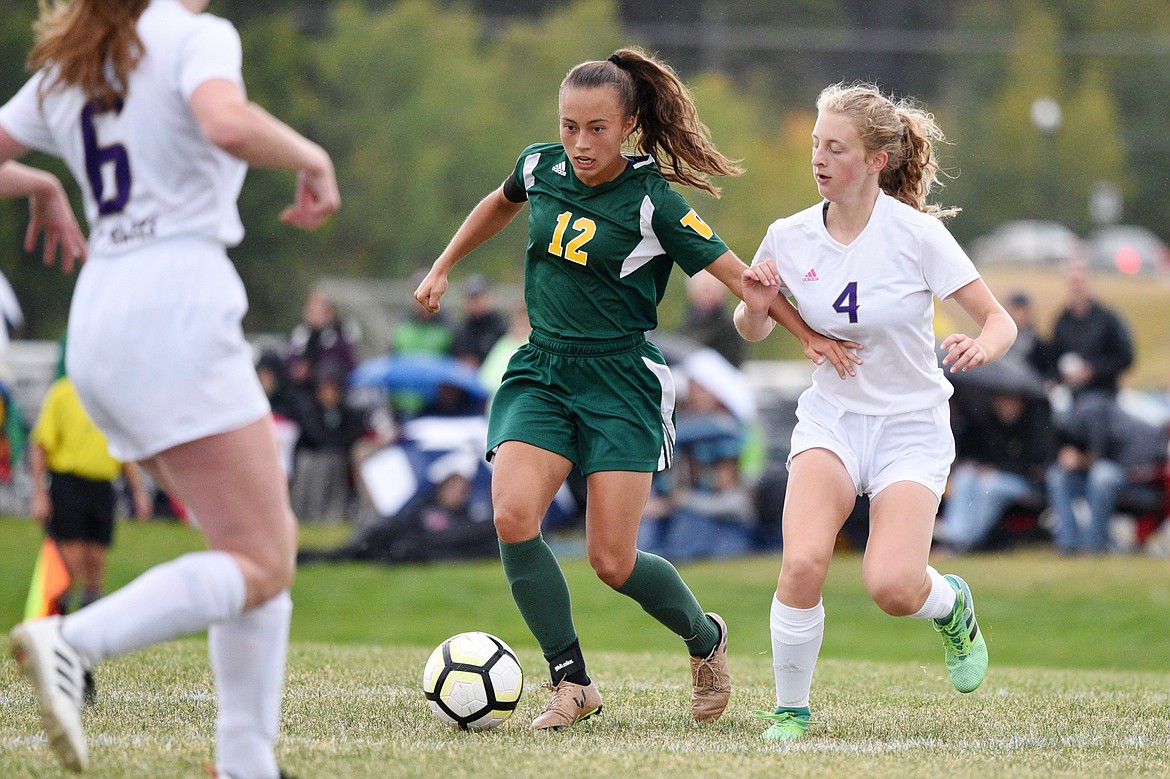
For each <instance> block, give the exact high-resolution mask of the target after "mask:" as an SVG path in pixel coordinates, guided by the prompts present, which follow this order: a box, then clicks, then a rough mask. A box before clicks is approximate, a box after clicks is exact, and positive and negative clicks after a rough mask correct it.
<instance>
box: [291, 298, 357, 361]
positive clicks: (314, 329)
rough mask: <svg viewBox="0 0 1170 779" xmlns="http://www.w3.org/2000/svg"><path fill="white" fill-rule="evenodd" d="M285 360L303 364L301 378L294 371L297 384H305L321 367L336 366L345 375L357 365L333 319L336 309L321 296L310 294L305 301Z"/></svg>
mask: <svg viewBox="0 0 1170 779" xmlns="http://www.w3.org/2000/svg"><path fill="white" fill-rule="evenodd" d="M288 358H289V360H290V361H291V360H296V361H298V362H299V360H298V359H297V358H303V360H304V363H305V365H304V368H303V370H304V374H303V375H300V373H299V372H300V370H301V369H300V368H298V369H297V370H298V376H297V377H296V380H298V381H301V380H303V381H308V380H309V379H311V377H313V376H315V375H316V374H317V373H318V371H320V369H321V366H322V365H324V364H325V363H329V364H331V365H334V366H339V367H340V369H341V370H343V371H344V372H345V374H346V375H349V372H350V371H352V370H353V369H354V367H355V366H356V365H357V359H356V357H355V355H354V350H353V345H352V344H351V342H350V338H349V336H348V335H347V334H346V332H345V328H344V327H343V325H342V323H341V320H340V319H339V318H338V316H337V308H336V307H335V306H334V305H333V301H331V300H330V299H329V296H328V295H326V294H325V293H324V292H322V291H320V290H313V291H312V292H310V293H309V296H308V297H307V298H305V304H304V306H303V308H302V309H301V322H300V324H298V325H297V326H296V327H294V328H293V330H292V332H291V333H290V334H289V338H288Z"/></svg>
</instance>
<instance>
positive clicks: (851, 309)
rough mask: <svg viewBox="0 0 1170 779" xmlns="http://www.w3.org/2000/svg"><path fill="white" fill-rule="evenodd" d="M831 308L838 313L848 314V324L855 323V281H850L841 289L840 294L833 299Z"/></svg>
mask: <svg viewBox="0 0 1170 779" xmlns="http://www.w3.org/2000/svg"><path fill="white" fill-rule="evenodd" d="M833 310H834V311H836V312H837V313H838V314H848V315H849V324H851V325H855V324H857V282H856V281H851V282H849V283H848V284H846V285H845V289H843V290H841V294H840V295H838V296H837V299H836V300H834V301H833Z"/></svg>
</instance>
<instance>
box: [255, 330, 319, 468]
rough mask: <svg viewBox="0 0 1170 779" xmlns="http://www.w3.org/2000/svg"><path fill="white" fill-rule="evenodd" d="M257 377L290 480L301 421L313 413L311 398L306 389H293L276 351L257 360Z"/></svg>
mask: <svg viewBox="0 0 1170 779" xmlns="http://www.w3.org/2000/svg"><path fill="white" fill-rule="evenodd" d="M256 376H257V377H258V378H259V379H260V386H262V387H263V388H264V394H265V395H266V396H267V397H268V405H269V406H271V407H272V423H273V427H274V428H275V429H276V443H277V445H278V446H279V447H280V462H281V465H282V466H283V467H284V473H285V475H286V476H287V477H289V478H291V477H292V473H293V456H294V452H295V451H296V445H297V439H298V438H300V435H301V420H303V419H304V418H305V417H307V416H308V415H309V414H310V413H311V411H312V403H313V400H312V396H311V395H310V394H309V393H308V391H307V390H300V389H296V388H293V387H292V386H290V384H289V381H288V378H287V376H286V373H285V363H284V361H283V360H281V359H280V356H279V355H278V354H276V352H272V351H266V352H264V353H263V354H261V355H260V359H259V360H257V361H256Z"/></svg>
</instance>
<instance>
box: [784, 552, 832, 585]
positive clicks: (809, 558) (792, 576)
mask: <svg viewBox="0 0 1170 779" xmlns="http://www.w3.org/2000/svg"><path fill="white" fill-rule="evenodd" d="M828 570H829V561H828V560H827V559H825V558H822V557H820V556H819V555H799V554H789V553H788V552H785V553H784V562H783V565H782V566H781V570H780V578H781V581H782V582H783V583H784V585H785V586H786V588H787V589H791V590H795V591H805V590H808V589H810V588H812V589H819V588H820V587H821V586H822V585H823V584H824V580H825V576H826V574H827V573H828Z"/></svg>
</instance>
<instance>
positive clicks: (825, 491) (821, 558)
mask: <svg viewBox="0 0 1170 779" xmlns="http://www.w3.org/2000/svg"><path fill="white" fill-rule="evenodd" d="M817 110H818V116H817V121H816V125H815V126H814V127H813V136H812V148H813V151H812V167H813V176H814V178H815V179H816V182H817V188H818V190H819V191H820V193H821V195H822V197H823V198H824V199H823V200H822V202H820V203H817V204H816V205H814V206H812V207H811V208H808V209H806V210H804V211H801V212H800V213H798V214H795V215H794V216H790V217H788V218H786V219H780V220H778V221H777V222H775V223H774V224H772V226H771V227H769V228H768V232H767V235H766V236H765V237H764V240H763V243H762V244H761V245H760V248H759V251H758V252H757V253H756V256H755V259H754V261H753V263H752V267H751V268H749V269H748V270H747V271H745V272H744V274H743V293H744V294H743V301H744V302H742V303H741V304H740V305H739V307H738V308H737V310H736V315H735V316H736V325H737V327H738V328H739V331H740V333H741V334H742V335H743V336H744V337H745V338H747V339H748V340H759V339H761V338H763V337H765V336H766V335H767V334H768V332H769V331H770V330H771V329H772V322H771V320H770V318H769V315H770V313H771V312H772V311H774V310H775V308H776V307H777V306H778V305H779V304H780V302H781V301H783V300H784V298H785V297H787V296H792V297H794V298H795V299H796V301H797V305H798V306H799V309H800V314H801V317H803V318H804V319H805V320H806V321H807V322H808V324H809V325H810V326H812V327H813V328H815V329H816V330H817V331H818V332H821V333H824V334H825V335H828V336H831V337H833V338H838V339H842V340H849V341H855V342H858V343H861V344H864V346H865V352H864V354H865V361H864V364H862V365H857V367H856V376H855V377H853V378H852V379H851V380H850V381H848V382H841V381H839V380H838V379H837V377H836V376H835V375H833V374H832V373H831V372H829V371H827V370H826V369H825V367H824V366H821V367H819V368H817V369H816V370H815V371H814V372H813V385H812V387H811V388H809V389H808V390H806V391H805V393H804V394H803V395H801V397H800V401H799V406H798V409H797V418H798V422H797V424H796V427H795V429H794V430H793V433H792V447H791V454H790V455H789V460H788V466H789V478H788V490H787V494H786V497H785V501H784V511H783V517H782V520H781V522H782V532H783V549H784V552H783V562H782V565H781V569H780V576H779V579H778V581H777V585H776V593H775V597H773V598H772V599H771V618H770V624H771V633H772V658H773V665H774V667H775V675H776V703H775V708H774V709H772V710H770V711H766V712H758V715H759V716H760V717H761V718H763V719H765V720H767V721H768V722H769V727H768V729H767V730H766V731H765V732H764V733H763V736H762V737H763V739H764V740H765V741H788V740H793V739H798V738H801V737H803V736H804V735H805V733H806V731H807V730H808V727H809V723H810V721H811V719H810V718H811V711H810V707H809V691H810V688H811V685H812V676H813V668H814V666H815V665H816V660H817V655H818V653H819V652H820V646H821V638H822V636H823V634H824V621H825V610H824V606H823V605H822V602H821V592H822V589H823V587H824V583H825V578H826V576H827V574H828V568H829V561H830V560H831V558H832V552H833V544H834V541H835V539H836V537H837V532H838V531H839V530H840V529H841V526H842V525H843V524H844V522H845V519H846V518H847V517H848V516H849V514H850V512H851V511H852V510H853V506H854V501H855V499H856V497H857V496H858V495H861V494H865V495H868V496H869V497H870V531H869V541H868V544H867V548H866V552H865V564H864V570H863V578H864V581H865V587H866V589H867V590H868V592H869V594H870V596H871V597H872V598H873V599H874V601H875V602H876V603H877V604H878V606H879V607H880V608H881V609H882V610H883V611H885V612H886V613H888V614H891V615H894V616H908V617H912V618H915V619H923V620H930V621H931V624H932V625H933V627H934V629H935V630H937V631H938V632H939V633H940V634H941V635H942V640H943V648H944V658H945V660H946V666H947V670H948V672H949V673H950V677H951V681H952V683H953V684H954V686H955V688H956V689H958V690H959V691H960V692H971V691H972V690H974V689H975V688H976V687H978V686H979V684H980V683H981V682H982V681H983V677H984V674H985V673H986V671H987V645H986V643H985V641H984V639H983V634H982V632H981V631H980V630H979V625H978V623H977V622H976V620H975V607H974V601H973V600H972V598H971V590H970V589H969V588H968V587H967V584H966V583H965V582H964V581H963V580H962V579H960V578H959V577H958V576H954V575H947V576H943V575H941V574H939V573H938V571H936V570H935V569H934V568H933V567H931V566H930V565H929V564H928V555H929V553H930V545H931V538H932V533H933V528H934V518H935V515H936V513H937V511H938V505H939V500H940V498H941V496H942V493H943V489H944V487H945V486H946V482H947V477H948V474H949V471H950V465H951V462H952V460H954V456H955V446H954V438H953V436H952V435H951V426H950V417H949V407H948V399H949V398H950V396H951V393H952V391H953V390H952V387H951V385H950V383H949V382H948V381H947V379H946V375H945V371H946V370H947V369H949V370H950V372H952V373H954V372H956V371H966V370H969V369H971V368H974V367H977V366H979V365H983V364H985V363H988V362H991V361H992V360H996V359H999V358H1000V357H1002V356H1003V355H1004V353H1006V352H1007V350H1008V347H1010V346H1011V345H1012V342H1013V341H1014V340H1015V337H1016V326H1015V323H1013V322H1012V320H1011V317H1010V316H1008V314H1007V312H1006V311H1005V310H1004V308H1003V307H1002V306H1001V305H1000V304H999V302H998V301H997V300H996V299H995V297H994V296H993V295H992V294H991V291H990V290H989V289H988V288H987V285H986V284H985V283H984V282H983V280H982V279H981V278H980V277H979V273H978V272H977V271H976V270H975V266H974V265H973V264H972V263H971V260H970V259H968V258H967V255H966V254H965V253H964V252H963V250H962V249H961V248H960V247H959V244H958V243H957V242H956V241H955V239H954V238H953V237H951V234H950V233H949V232H948V231H947V229H946V228H945V227H944V226H943V223H942V221H941V220H940V218H941V217H944V216H948V215H950V214H953V213H956V209H944V208H941V207H939V206H937V205H934V204H932V203H929V202H928V198H929V196H930V191H931V189H932V188H933V187H934V185H935V184H936V183H937V175H938V171H939V167H938V161H937V160H936V158H935V148H936V146H937V144H938V143H939V142H940V141H942V133H941V132H940V131H939V128H938V126H937V125H936V124H935V122H934V118H933V117H932V116H931V115H930V114H929V113H927V112H926V111H924V110H922V109H921V108H918V107H917V106H915V105H913V104H912V103H910V102H909V101H904V100H895V99H892V98H889V97H887V96H885V95H883V94H882V93H881V92H880V91H879V90H878V89H877V88H876V87H874V86H871V85H869V84H853V85H844V84H836V85H834V86H831V87H829V88H827V89H825V90H824V91H823V92H822V93H821V95H820V97H819V98H818V100H817ZM778 292H780V293H783V295H782V296H780V297H778V296H777V293H778ZM935 297H938V298H939V299H940V300H945V299H947V298H953V299H954V300H955V301H956V302H958V304H959V305H960V306H961V307H962V308H963V309H964V310H965V311H966V312H967V313H968V314H970V316H971V318H972V319H974V320H975V322H976V324H977V325H978V326H979V334H978V335H977V336H974V337H972V336H968V335H966V334H963V333H955V334H953V335H949V336H947V337H946V338H945V339H944V340H943V342H942V349H943V351H944V352H945V355H944V357H943V360H942V366H941V367H940V366H939V364H938V359H937V357H936V356H935V355H936V353H935V343H934V335H933V331H932V329H931V322H932V319H933V314H934V302H933V301H934V298H935Z"/></svg>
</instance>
